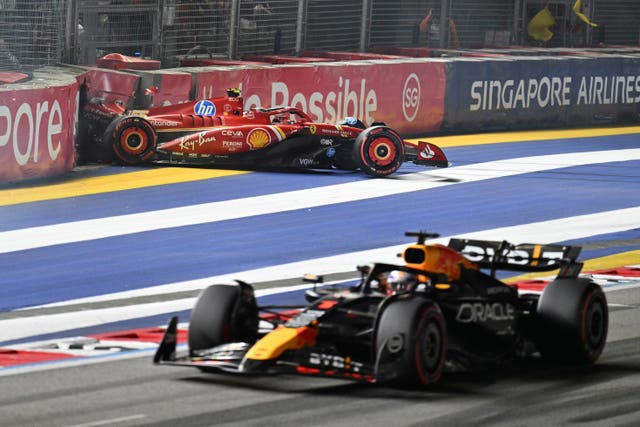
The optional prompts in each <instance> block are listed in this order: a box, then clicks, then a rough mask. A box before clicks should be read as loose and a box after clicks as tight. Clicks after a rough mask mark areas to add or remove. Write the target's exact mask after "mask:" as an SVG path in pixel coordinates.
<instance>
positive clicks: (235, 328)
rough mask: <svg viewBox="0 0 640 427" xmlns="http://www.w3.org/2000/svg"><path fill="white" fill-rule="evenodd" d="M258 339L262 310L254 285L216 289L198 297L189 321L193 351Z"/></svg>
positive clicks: (212, 287) (220, 286) (191, 348)
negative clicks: (259, 318) (259, 308)
mask: <svg viewBox="0 0 640 427" xmlns="http://www.w3.org/2000/svg"><path fill="white" fill-rule="evenodd" d="M257 335H258V306H257V303H256V299H255V296H254V292H253V287H251V285H249V284H247V283H242V282H240V283H238V284H235V285H212V286H209V287H208V288H206V289H205V290H204V291H202V293H201V294H200V296H198V299H197V301H196V304H195V306H194V307H193V310H192V311H191V318H190V320H189V332H188V340H189V350H190V351H192V352H193V351H197V350H204V349H208V348H212V347H215V346H217V345H220V344H225V343H230V342H253V341H255V339H256V337H257Z"/></svg>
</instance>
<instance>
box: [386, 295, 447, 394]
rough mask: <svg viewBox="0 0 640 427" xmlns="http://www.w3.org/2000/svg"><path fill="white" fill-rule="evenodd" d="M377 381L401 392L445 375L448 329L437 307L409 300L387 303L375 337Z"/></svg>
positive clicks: (438, 379) (434, 381) (427, 302)
mask: <svg viewBox="0 0 640 427" xmlns="http://www.w3.org/2000/svg"><path fill="white" fill-rule="evenodd" d="M375 351H376V365H377V366H378V368H379V373H380V377H379V378H377V380H380V381H381V382H384V383H388V384H391V385H394V386H398V387H402V388H414V387H423V386H428V385H434V384H436V383H437V382H438V381H440V377H441V376H442V373H443V371H444V367H445V359H446V352H447V327H446V323H445V318H444V315H443V314H442V311H441V310H440V307H439V306H438V304H436V303H435V302H432V301H424V300H416V299H408V300H396V301H393V302H391V303H389V304H388V305H387V306H386V307H385V308H384V310H383V311H382V314H381V315H380V318H379V319H378V322H377V327H376V334H375Z"/></svg>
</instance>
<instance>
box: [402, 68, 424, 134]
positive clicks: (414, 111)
mask: <svg viewBox="0 0 640 427" xmlns="http://www.w3.org/2000/svg"><path fill="white" fill-rule="evenodd" d="M419 109H420V80H419V79H418V76H417V75H416V74H415V73H411V74H410V75H409V77H407V80H406V81H405V82H404V89H403V90H402V113H403V114H404V118H405V119H407V121H409V122H412V121H413V119H415V118H416V116H417V115H418V110H419Z"/></svg>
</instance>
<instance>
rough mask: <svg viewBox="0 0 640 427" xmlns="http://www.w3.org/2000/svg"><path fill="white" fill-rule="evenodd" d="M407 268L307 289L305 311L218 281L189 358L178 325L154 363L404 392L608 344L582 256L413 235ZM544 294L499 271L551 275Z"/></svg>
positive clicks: (593, 354) (193, 329)
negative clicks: (455, 374) (267, 302)
mask: <svg viewBox="0 0 640 427" xmlns="http://www.w3.org/2000/svg"><path fill="white" fill-rule="evenodd" d="M407 236H414V237H417V242H416V243H415V244H411V245H409V246H407V247H406V248H405V250H404V251H403V253H402V254H401V255H400V256H401V257H402V260H403V261H404V262H402V263H400V264H398V265H394V264H380V263H378V264H373V265H367V266H360V267H358V270H359V271H360V272H361V275H362V277H361V280H360V281H359V283H358V284H355V285H353V284H352V286H346V287H345V286H339V285H332V286H322V278H321V277H311V278H308V280H309V281H312V282H313V283H314V285H313V288H311V289H309V290H308V291H307V292H306V300H307V302H308V304H307V305H306V306H304V307H290V306H262V307H260V306H258V305H257V302H256V298H255V295H254V291H253V287H252V286H251V285H250V284H248V283H245V282H241V281H238V282H237V283H235V284H232V285H223V284H219V285H218V284H216V285H212V286H210V287H208V288H206V289H205V290H204V291H203V292H202V293H201V294H200V296H199V297H198V299H197V301H196V304H195V306H194V308H193V311H192V313H191V318H190V323H189V328H188V350H187V351H186V352H183V353H184V354H182V353H178V352H177V350H176V336H177V324H178V318H177V317H174V318H172V319H171V321H170V322H169V326H168V328H167V330H166V333H165V335H164V338H163V340H162V342H161V344H160V346H159V348H158V350H157V352H156V354H155V357H154V363H156V364H162V365H174V366H189V367H195V368H198V369H200V370H202V371H205V372H223V373H233V374H241V375H255V374H277V373H294V374H302V375H315V376H327V377H340V378H347V379H352V380H358V381H364V382H369V383H384V384H391V385H395V386H400V387H416V386H418V387H422V386H427V385H432V384H436V383H438V382H439V381H440V379H441V377H442V375H443V373H444V372H446V371H447V370H461V369H463V370H467V369H470V368H473V367H474V366H478V365H481V364H482V365H486V364H492V363H501V362H504V361H506V360H509V359H516V358H523V357H526V358H533V359H538V358H540V357H541V358H544V359H546V360H549V361H552V362H559V363H572V364H584V365H590V364H593V363H594V362H596V360H597V359H598V358H599V356H600V354H601V352H602V350H603V348H604V346H605V342H606V338H607V331H608V322H609V320H608V319H609V314H608V307H607V300H606V297H605V295H604V293H603V291H602V289H601V287H600V286H599V285H597V284H596V283H594V282H593V281H591V280H590V279H587V278H584V277H578V273H579V272H580V270H581V268H582V264H581V263H579V262H577V261H576V258H577V256H578V254H579V252H580V248H579V247H576V246H563V245H552V244H518V245H513V244H510V243H508V242H504V241H503V242H494V241H484V240H467V239H451V240H450V241H449V244H448V245H441V244H431V243H426V239H427V238H430V237H435V236H437V235H435V234H430V233H424V232H412V233H407ZM555 269H559V272H558V274H557V277H556V278H555V279H554V280H553V281H552V282H551V283H550V284H548V285H547V286H546V287H545V288H544V290H543V292H542V293H541V294H534V293H519V291H518V289H517V287H516V286H512V285H508V284H506V283H504V282H503V281H501V280H499V279H497V278H496V271H498V270H508V271H551V270H555Z"/></svg>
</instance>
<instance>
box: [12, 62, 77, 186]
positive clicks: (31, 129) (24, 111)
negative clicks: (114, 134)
mask: <svg viewBox="0 0 640 427" xmlns="http://www.w3.org/2000/svg"><path fill="white" fill-rule="evenodd" d="M78 78H79V73H75V72H72V71H70V70H69V69H66V68H58V67H47V68H45V69H41V70H38V71H36V72H34V73H33V78H32V79H30V80H29V81H28V82H25V83H18V84H10V85H3V86H0V183H6V182H16V181H22V180H25V179H35V178H45V177H52V176H56V175H60V174H63V173H66V172H68V171H70V170H72V169H73V168H74V166H75V159H76V157H75V147H74V140H75V134H76V126H77V123H78V104H79V92H78V87H79V85H78Z"/></svg>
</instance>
